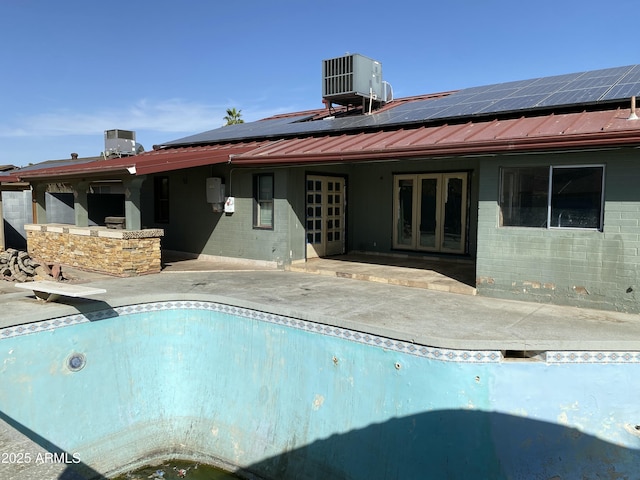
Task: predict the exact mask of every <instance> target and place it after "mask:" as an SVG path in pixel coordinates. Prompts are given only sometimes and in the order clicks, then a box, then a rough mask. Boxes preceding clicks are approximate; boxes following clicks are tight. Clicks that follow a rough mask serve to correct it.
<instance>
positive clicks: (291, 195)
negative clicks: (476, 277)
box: [142, 158, 478, 265]
mask: <svg viewBox="0 0 640 480" xmlns="http://www.w3.org/2000/svg"><path fill="white" fill-rule="evenodd" d="M477 164H478V160H477V159H451V158H449V159H439V160H419V161H411V162H402V163H401V162H395V161H389V162H377V163H356V164H344V165H327V166H316V167H313V166H312V167H286V168H285V167H280V168H271V169H269V168H263V169H247V168H236V167H232V166H229V165H220V166H208V167H201V168H192V169H187V170H180V171H176V172H170V173H168V174H167V176H168V177H169V189H170V195H169V196H170V223H168V224H162V223H155V222H154V201H153V185H154V181H153V175H150V176H149V178H148V179H147V180H146V181H145V183H144V184H143V186H142V223H143V226H145V227H153V228H163V229H164V230H165V236H164V238H163V239H162V248H163V249H167V250H177V251H183V252H189V253H194V254H204V255H215V256H224V257H233V258H242V259H251V260H264V261H270V262H277V263H278V264H279V265H286V264H288V263H290V262H292V261H296V260H302V259H304V258H305V253H306V235H305V201H306V194H305V188H306V184H305V179H306V175H309V174H314V175H336V176H342V177H344V178H345V179H346V182H347V183H346V184H347V194H346V201H347V209H346V213H347V245H346V250H347V251H353V250H357V251H364V252H375V253H393V252H394V250H393V249H392V226H393V223H394V222H393V176H394V174H397V173H408V172H415V173H426V172H450V171H469V173H470V177H469V179H470V183H471V186H472V187H471V195H470V200H469V201H470V211H469V229H468V243H469V247H468V248H469V255H470V256H471V257H473V256H475V251H476V243H475V240H476V228H477V215H476V212H477V201H478V200H477V190H478V189H477V183H478V175H477V174H476V173H475V172H476V171H477ZM474 169H475V170H474ZM260 172H261V173H273V174H274V182H275V204H274V215H275V218H274V229H273V230H260V229H254V228H253V175H254V174H256V173H260ZM207 177H222V178H223V180H224V183H225V186H226V194H227V195H231V196H234V197H235V207H236V208H235V213H233V214H225V213H215V212H213V211H212V207H211V205H210V204H209V203H207V202H206V193H205V182H206V180H205V179H206V178H207ZM396 253H409V254H412V253H415V254H419V255H423V254H424V252H410V251H402V252H396Z"/></svg>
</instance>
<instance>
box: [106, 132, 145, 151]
mask: <svg viewBox="0 0 640 480" xmlns="http://www.w3.org/2000/svg"><path fill="white" fill-rule="evenodd" d="M136 153H137V152H136V132H132V131H131V130H105V132H104V154H105V156H107V157H108V156H111V155H117V156H122V155H135V154H136Z"/></svg>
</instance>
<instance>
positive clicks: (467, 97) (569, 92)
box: [166, 65, 640, 146]
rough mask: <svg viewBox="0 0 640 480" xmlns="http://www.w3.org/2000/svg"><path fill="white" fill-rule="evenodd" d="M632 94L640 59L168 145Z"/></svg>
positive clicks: (236, 128)
mask: <svg viewBox="0 0 640 480" xmlns="http://www.w3.org/2000/svg"><path fill="white" fill-rule="evenodd" d="M632 96H639V97H640V65H630V66H626V67H617V68H608V69H603V70H593V71H589V72H581V73H573V74H567V75H556V76H552V77H541V78H534V79H531V80H521V81H516V82H506V83H498V84H494V85H487V86H483V87H472V88H465V89H463V90H459V91H457V92H455V93H453V94H451V95H448V96H445V97H441V98H436V99H429V100H418V101H414V102H405V103H401V104H400V105H398V106H397V107H394V108H390V109H387V110H384V111H382V112H377V113H373V114H372V115H360V116H353V117H343V118H333V119H325V120H317V121H308V120H310V119H311V118H312V117H313V116H310V115H299V116H293V117H284V118H277V119H273V120H261V121H258V122H250V123H243V124H238V125H229V126H225V127H222V128H218V129H216V130H210V131H208V132H204V133H200V134H197V135H192V136H190V137H185V138H182V139H179V140H175V141H172V142H169V143H167V144H166V145H174V146H175V145H186V144H198V143H209V142H219V141H232V140H245V139H254V138H261V137H262V138H265V137H266V138H269V137H276V136H289V135H300V134H311V133H330V132H340V131H346V130H355V129H367V128H374V127H385V126H394V125H402V124H411V123H419V122H425V121H435V120H446V119H456V118H462V117H469V116H482V115H489V114H497V113H510V112H516V111H525V110H538V109H548V108H553V107H562V106H568V105H594V104H598V103H606V102H614V101H620V100H623V99H626V98H630V97H632Z"/></svg>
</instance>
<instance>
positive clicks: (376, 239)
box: [12, 55, 640, 312]
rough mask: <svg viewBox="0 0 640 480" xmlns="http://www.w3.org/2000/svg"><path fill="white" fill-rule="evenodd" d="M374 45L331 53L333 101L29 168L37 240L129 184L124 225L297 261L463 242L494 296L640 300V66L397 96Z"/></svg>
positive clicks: (189, 248)
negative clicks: (55, 210) (93, 198)
mask: <svg viewBox="0 0 640 480" xmlns="http://www.w3.org/2000/svg"><path fill="white" fill-rule="evenodd" d="M363 58H364V65H365V66H364V67H362V61H363ZM363 58H361V56H357V55H355V56H346V57H341V58H340V59H332V60H330V61H324V63H323V67H324V70H323V92H322V93H323V101H324V102H325V108H322V109H318V110H310V111H304V112H295V113H291V114H287V115H278V116H274V117H270V118H267V119H264V120H260V121H256V122H248V123H243V124H236V125H228V126H224V127H221V128H217V129H214V130H211V131H207V132H203V133H199V134H196V135H192V136H189V137H186V138H182V139H178V140H174V141H171V142H167V143H166V144H164V145H160V146H156V147H154V149H153V150H152V151H148V152H144V153H141V154H138V155H130V156H129V155H121V156H116V157H109V158H106V157H105V158H97V159H91V160H90V161H87V162H79V163H78V162H74V163H71V164H68V165H61V166H59V165H55V166H43V167H42V168H31V169H28V170H25V171H20V170H19V171H17V172H12V175H13V176H14V177H15V179H16V180H20V181H22V182H29V183H30V184H31V186H32V188H33V192H34V201H35V204H36V208H35V212H36V219H35V220H34V224H33V225H31V226H28V234H29V235H30V236H29V237H28V242H29V244H30V247H29V248H32V247H31V244H32V243H33V245H40V246H39V247H37V248H44V247H43V246H42V242H40V240H38V236H42V235H46V234H55V235H57V234H62V233H64V232H66V233H69V232H71V233H73V232H76V233H78V232H80V230H78V229H83V228H89V227H88V224H89V222H88V218H89V217H90V216H91V213H90V212H89V210H90V209H89V205H88V200H87V192H91V191H92V190H91V189H92V185H110V184H112V185H119V188H120V192H121V193H120V195H121V205H122V208H121V211H118V212H116V211H114V212H113V213H112V214H111V215H114V216H122V217H124V218H125V222H126V224H125V225H124V227H125V228H124V229H122V231H121V233H119V235H120V237H119V241H125V240H131V239H134V238H141V239H154V241H157V242H160V240H161V243H162V247H161V248H162V249H167V250H173V251H180V252H190V253H192V254H194V255H204V256H210V257H224V258H234V259H244V260H246V261H254V262H264V263H267V264H272V265H274V266H278V267H284V268H286V267H287V266H288V265H290V264H292V263H295V262H304V261H306V260H308V259H310V258H312V257H324V256H331V255H336V254H342V253H349V252H365V253H372V254H390V255H393V254H397V255H408V256H419V257H424V256H437V257H441V258H442V257H450V258H459V259H463V260H467V261H470V262H474V263H475V267H476V277H477V281H476V288H477V293H478V294H479V295H486V296H494V297H501V298H513V299H523V300H531V301H541V302H551V303H558V304H567V305H576V306H583V307H591V308H602V309H610V310H619V311H627V312H640V302H639V299H640V297H639V291H640V273H639V269H638V267H639V265H640V223H639V222H640V189H639V188H638V185H640V162H639V160H640V150H638V148H640V121H639V120H638V119H637V116H636V113H635V96H636V95H639V94H640V65H631V66H625V67H618V68H611V69H605V70H597V71H590V72H580V73H575V74H569V75H561V76H554V77H545V78H536V79H530V80H523V81H517V82H508V83H502V84H497V85H488V86H483V87H475V88H467V89H463V90H458V91H452V92H444V93H438V94H430V95H423V96H415V97H409V98H400V99H393V98H391V96H390V89H389V88H388V87H389V86H388V84H386V83H385V82H382V81H381V72H380V71H379V70H381V67H380V65H379V64H378V63H377V62H370V63H367V59H366V57H363ZM338 60H339V61H338ZM356 60H357V61H356ZM356 67H357V68H356ZM369 69H373V72H374V75H371V71H370V70H369ZM362 71H364V75H363V74H362ZM362 78H364V79H365V80H364V83H365V87H364V88H361V87H359V86H358V83H363V81H362ZM345 79H347V80H348V81H347V80H345ZM354 79H355V80H354ZM372 79H373V80H372ZM350 82H351V83H350ZM379 84H380V85H382V87H381V90H380V89H379V88H380V87H379ZM354 85H355V86H354ZM54 183H55V184H62V183H64V184H67V185H69V186H70V188H72V189H73V192H74V202H75V203H74V207H75V222H74V225H72V226H66V227H65V226H64V225H63V226H60V224H57V223H56V224H53V225H49V226H48V225H47V211H46V206H45V202H44V194H45V192H46V191H47V189H48V188H49V187H48V185H51V184H54ZM100 211H101V215H102V214H104V215H105V217H106V216H108V214H109V212H108V211H106V210H105V209H104V208H102V209H101V210H100ZM116 231H117V230H113V229H106V230H105V232H107V234H109V235H116V233H114V232H116ZM127 232H129V233H127ZM82 234H83V235H85V236H86V237H87V238H92V236H93V238H95V237H98V236H100V235H103V233H95V232H94V233H86V232H82ZM50 240H51V237H49V238H48V240H47V241H50ZM158 245H159V243H154V244H153V245H152V246H151V247H150V248H152V249H155V250H158V249H159V248H160V247H159V246H158ZM33 248H36V247H35V246H34V247H33ZM101 248H103V247H101ZM123 248H125V249H127V248H128V249H130V250H131V249H133V248H134V247H131V246H130V245H127V246H125V247H123ZM103 249H104V248H103ZM52 254H53V253H52ZM143 256H144V255H143ZM139 261H140V259H138V260H136V259H133V260H132V262H133V263H136V262H139ZM120 268H122V269H123V270H120V271H119V272H116V273H119V274H123V273H124V274H127V273H132V274H135V273H136V272H137V273H148V272H152V271H156V270H157V269H158V268H159V265H158V264H154V266H153V267H152V268H150V269H145V268H142V269H141V270H139V271H137V270H136V267H135V266H131V265H129V266H124V267H122V266H121V267H120Z"/></svg>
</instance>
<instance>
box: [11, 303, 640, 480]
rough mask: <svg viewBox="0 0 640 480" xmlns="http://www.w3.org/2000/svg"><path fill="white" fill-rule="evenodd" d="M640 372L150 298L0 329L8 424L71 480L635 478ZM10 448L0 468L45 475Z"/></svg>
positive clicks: (633, 358)
mask: <svg viewBox="0 0 640 480" xmlns="http://www.w3.org/2000/svg"><path fill="white" fill-rule="evenodd" d="M639 374H640V355H639V354H638V353H637V352H604V353H603V352H545V353H543V354H541V355H540V356H538V357H536V358H528V359H522V360H514V359H505V357H504V355H503V353H502V352H500V351H491V350H486V351H473V350H469V351H464V350H448V349H440V348H434V347H429V346H424V345H417V344H413V343H410V342H405V341H398V340H394V339H390V338H385V337H382V336H376V335H372V334H370V333H363V332H357V331H354V330H349V329H345V328H339V327H334V326H329V325H324V324H319V323H314V322H310V321H303V320H299V319H295V318H290V317H285V316H280V315H275V314H270V313H264V312H260V311H256V310H251V309H246V308H239V307H234V306H230V305H225V304H221V303H215V302H206V301H174V302H154V303H147V304H140V305H132V306H124V307H117V308H111V309H105V310H102V311H98V312H92V313H87V314H77V315H71V316H66V317H61V318H57V319H52V320H46V321H40V322H35V323H32V324H28V325H22V326H14V327H8V328H5V329H2V330H0V381H1V382H2V385H3V388H2V389H1V390H0V412H1V418H0V419H1V420H2V421H3V422H4V425H5V426H6V427H5V431H6V429H9V430H10V429H13V430H17V431H18V432H19V433H20V434H21V435H24V436H25V437H28V438H29V439H30V440H32V441H33V443H34V444H36V446H37V448H36V450H37V449H38V448H39V449H41V450H42V451H53V452H55V453H56V455H60V456H59V457H56V459H57V460H62V459H63V457H61V455H62V454H63V453H64V454H66V455H67V457H65V458H64V461H58V462H57V464H56V462H53V461H52V462H50V463H51V464H50V465H45V466H46V467H47V468H54V467H57V468H58V471H59V472H62V474H65V475H67V478H73V475H74V472H75V471H76V470H77V469H80V470H81V471H82V472H83V473H82V474H83V475H84V476H91V475H92V474H94V475H98V474H104V475H115V474H118V473H122V472H124V471H126V470H129V469H131V468H134V467H136V466H140V465H143V464H146V463H148V462H150V461H153V460H158V459H164V458H171V457H179V458H183V459H190V460H195V461H199V462H204V463H212V464H216V465H219V466H223V467H226V468H238V469H240V470H241V472H240V473H242V472H244V473H252V474H255V475H257V476H261V477H264V478H277V479H307V478H308V479H327V478H353V479H357V478H363V479H365V478H366V479H396V478H402V479H411V478H452V479H458V478H460V479H462V478H470V477H472V478H495V479H499V478H505V479H507V478H509V479H511V478H523V479H524V478H527V479H529V478H553V477H554V476H556V477H557V478H562V479H569V478H596V474H597V473H598V472H609V473H611V472H616V473H617V474H619V475H628V476H631V477H632V476H633V475H635V472H636V471H637V469H638V467H639V466H640V450H639V449H640V413H638V410H637V407H636V402H637V398H639V394H640V385H639V382H637V381H636V379H637V378H638V376H639ZM7 386H10V388H7ZM0 432H2V430H0ZM0 440H2V437H0ZM5 445H7V443H6V442H5ZM8 445H9V448H10V449H11V450H15V451H13V452H12V453H14V456H13V457H12V459H9V458H7V459H6V460H7V461H6V462H1V460H2V459H0V476H1V478H3V479H4V478H13V477H15V478H20V476H19V472H21V471H24V469H33V470H31V471H34V472H36V471H39V470H37V469H38V468H44V467H43V466H42V465H40V466H38V465H36V464H35V458H34V457H33V454H32V455H31V457H32V458H31V461H30V462H29V464H25V462H23V463H22V464H19V463H17V462H16V459H17V457H16V455H17V454H20V453H22V455H23V459H24V455H25V453H28V451H29V448H32V447H30V446H26V444H24V443H20V442H14V443H13V444H12V443H9V444H8ZM9 460H12V461H13V463H11V462H9ZM75 460H77V462H76V461H75ZM45 463H46V462H45ZM53 464H55V465H53ZM20 465H22V467H20ZM20 468H23V470H20ZM12 475H13V477H12ZM47 478H48V477H47ZM60 478H63V477H60Z"/></svg>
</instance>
